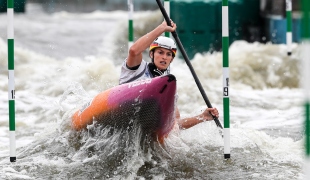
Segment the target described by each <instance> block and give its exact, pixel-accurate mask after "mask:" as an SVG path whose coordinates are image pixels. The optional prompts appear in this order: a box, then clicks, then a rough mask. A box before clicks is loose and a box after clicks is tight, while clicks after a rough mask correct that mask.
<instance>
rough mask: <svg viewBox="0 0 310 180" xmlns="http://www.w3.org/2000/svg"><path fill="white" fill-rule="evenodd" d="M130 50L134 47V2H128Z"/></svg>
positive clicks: (131, 0) (130, 0)
mask: <svg viewBox="0 0 310 180" xmlns="http://www.w3.org/2000/svg"><path fill="white" fill-rule="evenodd" d="M127 3H128V50H129V48H130V47H131V46H132V45H133V38H134V37H133V0H128V1H127Z"/></svg>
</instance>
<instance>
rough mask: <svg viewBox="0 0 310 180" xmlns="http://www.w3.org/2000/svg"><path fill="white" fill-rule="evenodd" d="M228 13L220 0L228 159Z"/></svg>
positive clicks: (225, 0) (226, 151) (227, 152)
mask: <svg viewBox="0 0 310 180" xmlns="http://www.w3.org/2000/svg"><path fill="white" fill-rule="evenodd" d="M228 17H229V13H228V0H222V51H223V111H224V116H223V118H224V158H225V159H229V158H230V122H229V20H228Z"/></svg>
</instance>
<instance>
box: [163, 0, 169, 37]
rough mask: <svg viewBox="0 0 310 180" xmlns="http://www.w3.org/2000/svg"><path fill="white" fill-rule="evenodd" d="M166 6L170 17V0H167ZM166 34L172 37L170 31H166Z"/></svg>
mask: <svg viewBox="0 0 310 180" xmlns="http://www.w3.org/2000/svg"><path fill="white" fill-rule="evenodd" d="M164 7H165V10H166V12H167V15H168V17H170V0H165V2H164ZM165 36H166V37H170V32H165Z"/></svg>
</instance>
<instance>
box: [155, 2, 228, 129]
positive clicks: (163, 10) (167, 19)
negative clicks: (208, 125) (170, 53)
mask: <svg viewBox="0 0 310 180" xmlns="http://www.w3.org/2000/svg"><path fill="white" fill-rule="evenodd" d="M156 2H157V4H158V6H159V9H160V11H161V12H162V14H163V16H164V18H165V20H166V22H167V25H168V26H171V22H170V18H169V17H168V14H167V12H166V10H165V8H164V7H163V5H162V4H161V2H160V0H156ZM171 34H172V36H173V37H174V39H175V41H176V43H177V45H178V47H179V49H180V51H181V53H182V56H183V58H184V60H185V62H186V64H187V66H188V67H189V70H190V71H191V73H192V75H193V77H194V79H195V82H196V84H197V87H198V89H199V91H200V93H201V95H202V97H203V99H204V101H205V103H206V104H207V106H208V108H212V105H211V103H210V101H209V99H208V97H207V95H206V93H205V91H204V90H203V88H202V85H201V83H200V81H199V79H198V77H197V75H196V73H195V71H194V68H193V66H192V64H191V63H190V61H189V59H188V56H187V54H186V52H185V50H184V47H183V45H182V43H181V41H180V39H179V37H178V34H177V32H176V31H173V32H171ZM211 115H212V114H211ZM212 116H213V115H212ZM213 119H214V122H215V123H216V125H217V126H218V127H220V128H221V129H223V127H222V125H221V123H220V121H219V120H218V118H217V117H215V116H213Z"/></svg>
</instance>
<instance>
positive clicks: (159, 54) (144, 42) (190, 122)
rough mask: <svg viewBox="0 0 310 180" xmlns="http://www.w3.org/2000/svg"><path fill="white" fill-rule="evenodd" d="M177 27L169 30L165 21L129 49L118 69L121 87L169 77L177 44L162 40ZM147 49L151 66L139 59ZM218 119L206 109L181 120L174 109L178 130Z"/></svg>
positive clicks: (175, 26)
mask: <svg viewBox="0 0 310 180" xmlns="http://www.w3.org/2000/svg"><path fill="white" fill-rule="evenodd" d="M176 28H177V25H176V24H175V23H174V22H173V21H172V20H171V26H168V25H167V23H166V22H165V21H164V22H162V23H161V24H160V25H159V26H157V27H156V28H155V29H153V30H152V31H151V32H149V33H147V34H146V35H144V36H142V37H141V38H139V39H138V40H137V41H136V42H135V43H134V44H133V45H132V46H131V47H130V49H129V53H128V57H127V58H126V60H125V61H124V63H123V65H122V68H121V75H120V80H119V83H120V84H124V83H128V82H132V81H136V80H142V79H150V78H154V77H157V76H161V75H166V74H169V68H168V67H169V65H170V63H172V61H173V59H174V57H175V55H176V51H177V48H176V44H175V42H174V41H173V40H172V39H171V38H167V37H163V36H161V34H162V33H164V32H173V31H175V30H176ZM147 48H149V57H150V58H151V60H152V61H151V62H146V61H145V60H143V58H142V52H143V51H144V50H146V49H147ZM211 114H212V115H213V116H215V117H219V113H218V110H217V109H216V108H207V109H205V110H204V111H203V112H202V113H201V114H199V115H197V116H194V117H188V118H183V119H181V118H180V112H179V110H178V108H177V107H176V111H175V118H176V120H177V123H178V125H179V127H180V128H181V129H187V128H190V127H192V126H194V125H196V124H199V123H201V122H203V121H209V120H213V117H212V115H211Z"/></svg>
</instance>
